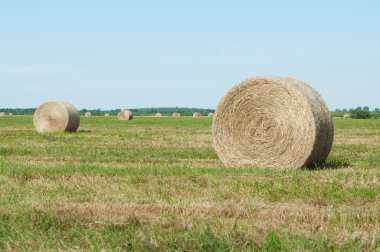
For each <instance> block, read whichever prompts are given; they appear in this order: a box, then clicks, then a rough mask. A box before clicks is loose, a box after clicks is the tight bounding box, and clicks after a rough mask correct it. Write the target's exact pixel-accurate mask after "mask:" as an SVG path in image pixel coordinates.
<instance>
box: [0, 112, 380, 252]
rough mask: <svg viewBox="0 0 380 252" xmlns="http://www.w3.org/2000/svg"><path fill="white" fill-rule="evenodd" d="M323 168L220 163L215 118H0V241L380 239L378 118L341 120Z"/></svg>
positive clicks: (332, 245)
mask: <svg viewBox="0 0 380 252" xmlns="http://www.w3.org/2000/svg"><path fill="white" fill-rule="evenodd" d="M334 123H335V130H336V135H335V142H334V146H333V150H332V153H331V155H330V157H329V159H328V164H327V165H326V166H325V167H320V168H318V169H301V170H289V169H288V170H287V169H263V168H255V167H249V168H228V167H222V164H221V162H220V161H219V160H218V158H217V156H216V154H215V152H214V150H213V149H212V137H211V119H209V118H201V119H197V120H195V119H192V118H185V117H181V118H169V117H168V118H165V117H163V118H139V117H136V118H135V119H134V120H133V121H128V122H120V121H118V120H117V118H116V117H91V118H82V122H81V127H80V129H79V132H77V133H74V134H73V133H49V134H42V135H41V134H38V133H37V132H35V131H34V128H33V123H32V117H30V116H15V117H9V118H2V119H0V142H1V143H0V158H1V159H0V171H1V173H0V246H1V247H2V248H3V249H8V250H13V249H21V250H30V249H34V250H35V249H64V250H67V249H76V250H77V249H89V250H90V249H91V250H93V249H96V250H99V249H128V250H132V249H138V250H141V249H148V250H158V249H161V250H172V249H173V248H176V249H179V250H221V249H227V250H241V249H257V250H288V251H294V250H309V251H321V250H329V249H339V250H353V251H355V250H380V138H379V136H380V120H350V119H348V120H342V119H335V121H334Z"/></svg>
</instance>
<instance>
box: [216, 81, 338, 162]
mask: <svg viewBox="0 0 380 252" xmlns="http://www.w3.org/2000/svg"><path fill="white" fill-rule="evenodd" d="M212 133H213V145H214V148H215V151H216V153H217V154H218V156H219V158H220V160H221V161H222V162H223V163H224V164H225V165H226V166H259V167H278V168H280V167H296V168H299V167H303V166H312V165H319V164H322V163H323V162H325V160H326V158H327V156H328V154H329V153H330V150H331V146H332V142H333V134H334V129H333V123H332V119H331V115H330V112H329V110H328V108H327V106H326V104H325V103H324V101H323V100H322V98H321V96H320V95H319V94H318V93H317V92H316V91H315V90H314V89H312V88H311V87H310V86H308V85H307V84H306V83H303V82H301V81H298V80H295V79H292V78H285V77H257V78H251V79H248V80H246V81H243V82H241V83H240V84H238V85H236V86H235V87H233V88H232V89H231V90H230V91H229V92H227V94H226V95H225V96H224V97H223V98H222V100H221V101H220V103H219V105H218V107H217V110H216V113H215V115H214V120H213V128H212Z"/></svg>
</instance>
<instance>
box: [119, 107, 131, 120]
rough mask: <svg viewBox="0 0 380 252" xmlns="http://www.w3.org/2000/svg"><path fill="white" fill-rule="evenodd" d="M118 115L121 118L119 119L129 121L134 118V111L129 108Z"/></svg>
mask: <svg viewBox="0 0 380 252" xmlns="http://www.w3.org/2000/svg"><path fill="white" fill-rule="evenodd" d="M117 117H118V118H119V120H121V121H128V120H132V119H133V113H132V112H131V111H129V110H124V111H121V112H120V113H119V114H118V115H117Z"/></svg>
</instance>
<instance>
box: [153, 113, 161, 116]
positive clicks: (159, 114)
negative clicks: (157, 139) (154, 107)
mask: <svg viewBox="0 0 380 252" xmlns="http://www.w3.org/2000/svg"><path fill="white" fill-rule="evenodd" d="M154 117H162V115H161V113H156V114H155V115H154Z"/></svg>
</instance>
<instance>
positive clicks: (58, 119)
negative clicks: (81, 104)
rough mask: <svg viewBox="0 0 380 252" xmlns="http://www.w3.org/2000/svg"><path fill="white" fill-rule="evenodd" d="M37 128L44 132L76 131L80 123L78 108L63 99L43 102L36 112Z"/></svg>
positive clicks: (35, 121) (35, 122)
mask: <svg viewBox="0 0 380 252" xmlns="http://www.w3.org/2000/svg"><path fill="white" fill-rule="evenodd" d="M33 122H34V126H35V128H36V130H37V131H38V132H40V133H43V132H64V131H68V132H75V131H76V130H77V129H78V127H79V124H80V115H79V112H78V111H77V110H76V108H75V107H74V106H73V105H71V104H69V103H66V102H62V101H48V102H45V103H43V104H41V105H40V106H39V107H38V108H37V110H36V112H35V113H34V117H33Z"/></svg>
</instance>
